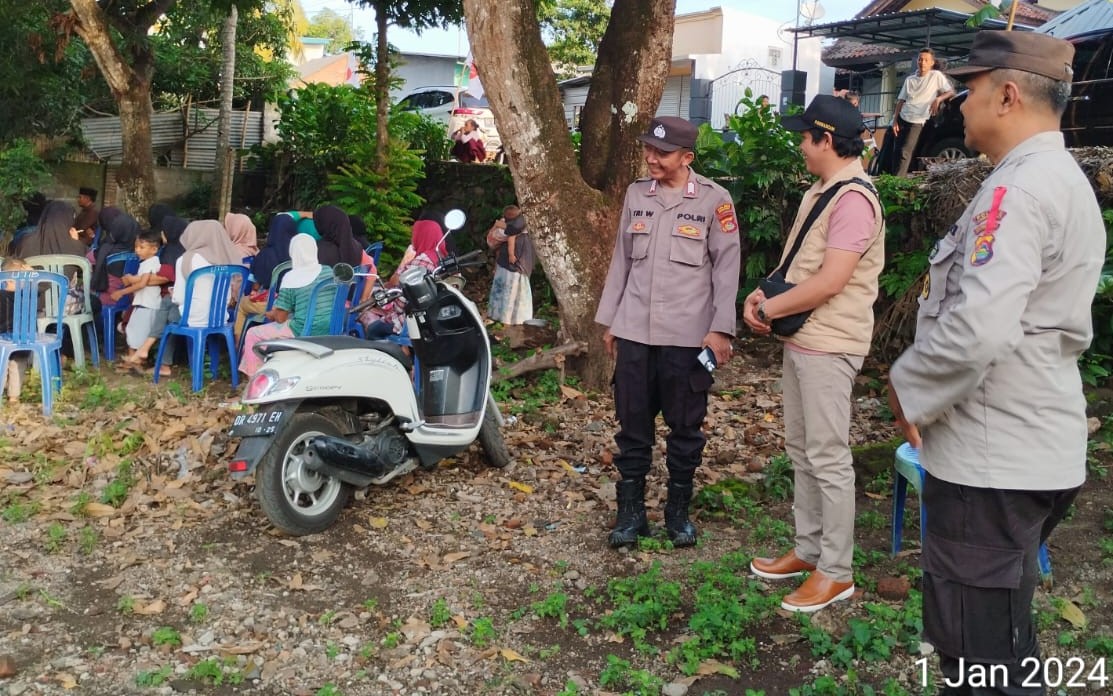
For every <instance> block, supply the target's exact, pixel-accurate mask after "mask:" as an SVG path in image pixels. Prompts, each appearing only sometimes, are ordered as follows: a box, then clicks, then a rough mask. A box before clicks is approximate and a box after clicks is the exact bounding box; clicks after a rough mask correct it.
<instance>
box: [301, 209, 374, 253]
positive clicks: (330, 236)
mask: <svg viewBox="0 0 1113 696" xmlns="http://www.w3.org/2000/svg"><path fill="white" fill-rule="evenodd" d="M313 223H314V224H315V225H316V226H317V232H318V233H320V235H321V239H320V241H319V242H317V258H318V260H319V261H320V262H321V263H323V264H325V265H326V266H335V265H336V264H338V263H341V262H343V263H347V264H350V265H352V266H358V265H360V264H361V263H363V248H362V247H360V245H359V244H358V243H356V240H355V239H354V238H353V237H352V222H351V220H349V219H348V214H347V213H345V212H344V211H343V210H341V209H340V208H337V207H336V206H335V205H326V206H322V207H320V208H317V210H315V211H314V212H313Z"/></svg>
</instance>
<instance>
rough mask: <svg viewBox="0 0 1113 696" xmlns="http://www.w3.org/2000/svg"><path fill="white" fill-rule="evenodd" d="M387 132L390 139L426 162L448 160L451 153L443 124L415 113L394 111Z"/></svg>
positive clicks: (449, 141)
mask: <svg viewBox="0 0 1113 696" xmlns="http://www.w3.org/2000/svg"><path fill="white" fill-rule="evenodd" d="M387 130H388V132H389V133H390V135H391V137H393V138H395V139H397V140H398V141H400V142H403V143H406V144H407V145H408V147H409V149H410V150H412V151H414V152H415V153H419V154H421V155H423V157H424V159H425V161H426V162H428V161H431V160H445V159H448V155H449V153H450V152H451V151H452V141H451V140H449V139H448V137H446V134H445V128H444V124H443V123H441V122H440V121H434V120H433V119H431V118H429V117H428V116H425V115H423V114H419V113H417V112H415V111H401V110H396V111H394V113H393V114H391V117H390V123H389V124H388V125H387Z"/></svg>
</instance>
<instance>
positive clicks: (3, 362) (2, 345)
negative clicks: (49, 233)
mask: <svg viewBox="0 0 1113 696" xmlns="http://www.w3.org/2000/svg"><path fill="white" fill-rule="evenodd" d="M8 283H11V284H12V287H11V288H10V289H11V290H12V292H13V295H14V297H13V307H12V330H11V332H10V333H6V334H0V385H6V384H7V383H8V382H7V380H8V361H9V360H10V359H11V357H12V354H13V353H19V352H24V351H29V352H31V353H32V354H33V355H34V356H35V361H36V363H37V364H38V367H39V374H40V375H41V377H42V388H43V414H44V415H47V416H49V415H50V414H51V413H52V412H53V411H54V393H55V392H56V391H58V390H60V389H61V388H62V332H63V331H64V329H63V326H64V325H63V323H62V316H63V314H64V312H65V306H64V303H61V302H59V303H55V314H54V316H52V317H51V322H50V323H52V324H54V333H40V332H39V290H40V288H42V286H44V285H45V286H46V287H45V288H42V289H44V290H45V294H47V295H49V294H50V293H57V296H58V297H65V296H66V293H67V292H69V281H67V280H66V277H65V276H63V275H59V274H57V273H49V272H47V271H4V272H0V288H4V289H9V288H8V287H7V284H8Z"/></svg>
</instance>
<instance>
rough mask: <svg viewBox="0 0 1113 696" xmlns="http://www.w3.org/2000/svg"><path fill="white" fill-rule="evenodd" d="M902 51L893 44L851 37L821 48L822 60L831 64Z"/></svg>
mask: <svg viewBox="0 0 1113 696" xmlns="http://www.w3.org/2000/svg"><path fill="white" fill-rule="evenodd" d="M903 52H904V51H903V50H902V49H899V48H896V47H895V46H886V45H885V44H864V43H861V42H859V41H854V40H853V39H838V40H837V41H835V43H833V44H831V45H830V46H825V47H824V48H823V62H824V63H828V64H831V63H832V62H835V61H842V62H845V61H847V60H852V59H855V58H862V59H869V58H883V57H885V56H891V55H897V54H898V53H903Z"/></svg>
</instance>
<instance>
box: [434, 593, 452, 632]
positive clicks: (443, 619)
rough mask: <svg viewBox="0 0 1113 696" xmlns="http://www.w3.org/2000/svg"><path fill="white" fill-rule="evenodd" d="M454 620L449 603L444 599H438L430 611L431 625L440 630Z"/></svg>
mask: <svg viewBox="0 0 1113 696" xmlns="http://www.w3.org/2000/svg"><path fill="white" fill-rule="evenodd" d="M451 620H452V611H451V610H450V609H449V608H448V601H447V600H445V598H444V597H437V601H435V602H433V608H432V609H430V610H429V625H430V626H432V627H433V628H440V627H441V626H444V625H445V624H447V623H448V622H449V621H451Z"/></svg>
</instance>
